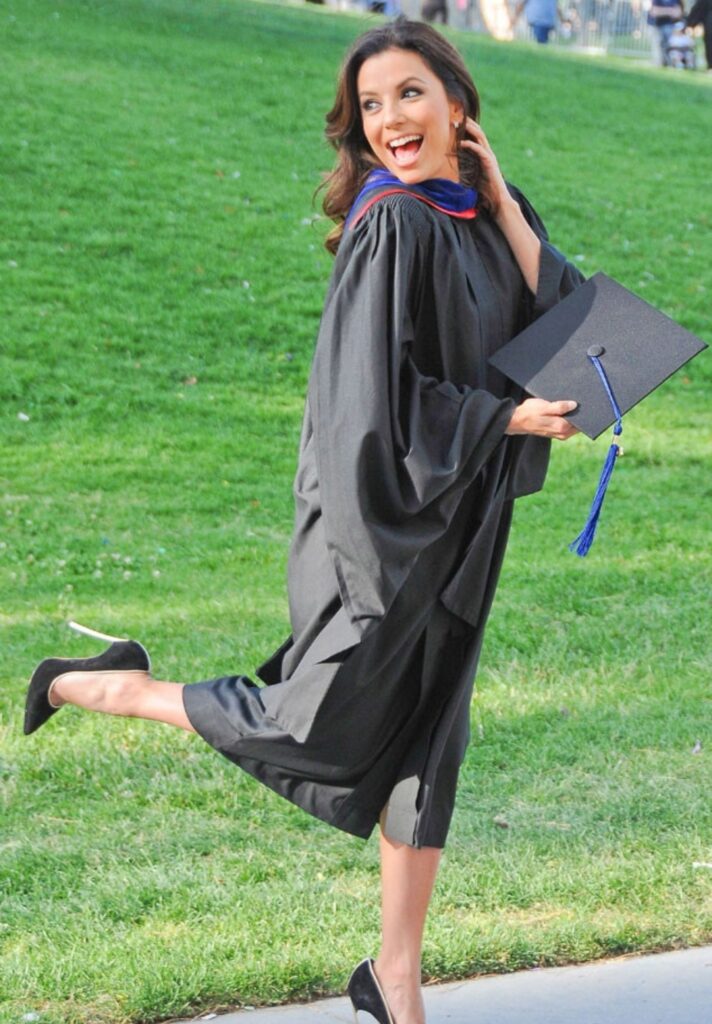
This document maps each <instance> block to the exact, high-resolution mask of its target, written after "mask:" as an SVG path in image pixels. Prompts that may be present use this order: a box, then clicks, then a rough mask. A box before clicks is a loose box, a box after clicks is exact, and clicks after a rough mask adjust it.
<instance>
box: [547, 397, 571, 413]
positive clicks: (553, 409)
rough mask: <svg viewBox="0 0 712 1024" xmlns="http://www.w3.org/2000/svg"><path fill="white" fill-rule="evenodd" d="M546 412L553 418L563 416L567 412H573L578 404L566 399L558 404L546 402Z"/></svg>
mask: <svg viewBox="0 0 712 1024" xmlns="http://www.w3.org/2000/svg"><path fill="white" fill-rule="evenodd" d="M547 404H548V405H549V406H550V409H549V410H548V411H549V412H550V413H551V414H552V415H553V416H565V415H566V413H567V412H573V411H574V409H576V408H577V407H578V402H573V401H571V400H570V399H566V400H563V401H560V402H548V403H547Z"/></svg>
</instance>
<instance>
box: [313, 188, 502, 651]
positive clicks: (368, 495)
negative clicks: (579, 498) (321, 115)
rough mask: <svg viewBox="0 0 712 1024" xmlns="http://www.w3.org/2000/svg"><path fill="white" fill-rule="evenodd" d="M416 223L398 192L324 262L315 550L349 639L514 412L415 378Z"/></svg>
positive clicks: (421, 246)
mask: <svg viewBox="0 0 712 1024" xmlns="http://www.w3.org/2000/svg"><path fill="white" fill-rule="evenodd" d="M429 225H430V221H429V219H428V216H427V215H426V214H423V213H422V208H421V204H420V203H419V202H418V201H417V200H414V199H411V198H410V197H402V196H399V197H391V198H389V199H387V200H381V201H380V202H379V203H377V204H375V205H374V207H373V208H372V209H371V210H370V211H369V213H368V214H367V216H366V217H364V218H363V220H362V221H361V222H359V224H358V226H357V228H356V229H354V237H353V238H349V239H348V240H347V241H345V242H343V243H342V245H345V246H347V247H348V249H347V252H346V257H347V258H346V259H345V261H344V262H341V261H339V262H338V263H337V268H336V273H337V276H336V277H335V280H334V282H333V283H332V287H331V289H330V292H329V295H328V297H327V302H326V306H325V310H324V315H323V317H322V322H321V327H320V331H319V337H318V340H317V346H316V352H315V357H314V366H313V372H312V377H311V381H310V388H309V403H310V406H311V412H312V417H313V423H314V434H315V447H316V459H317V473H318V478H319V489H320V496H321V505H322V515H323V522H324V529H325V534H326V543H327V547H328V550H329V553H330V556H331V560H332V564H333V567H334V570H335V573H336V577H337V580H338V584H339V591H340V596H341V599H342V602H343V605H344V607H345V609H346V612H347V614H348V616H349V619H350V621H351V622H352V624H353V625H354V627H355V628H356V629H357V630H358V632H359V633H360V634H363V633H364V632H365V630H366V629H367V628H368V626H369V624H370V623H372V622H373V621H374V620H378V619H380V618H381V617H382V616H383V615H384V614H385V612H386V611H387V610H388V608H389V607H390V605H391V603H392V601H393V599H394V597H395V596H396V594H397V593H398V591H399V589H400V587H401V586H402V585H403V583H404V582H405V579H406V578H407V576H408V574H409V572H410V570H411V568H412V566H413V564H414V562H415V560H416V559H417V557H418V555H419V553H420V552H421V551H423V550H424V549H425V548H426V547H427V546H428V545H430V544H432V543H433V542H435V541H436V540H438V539H439V538H440V537H441V536H442V535H443V533H444V532H445V531H446V530H447V528H448V525H449V523H450V522H451V520H452V518H453V516H454V514H455V511H456V509H457V506H458V503H459V499H460V497H461V495H462V492H463V490H464V488H465V487H466V486H467V485H468V484H469V483H471V482H472V481H473V480H474V479H475V477H476V476H477V474H478V473H479V472H480V470H481V469H482V467H483V466H484V465H485V463H486V462H487V460H488V458H489V457H490V456H491V455H492V453H493V451H494V450H495V448H496V446H497V445H498V444H500V442H502V441H503V438H504V431H505V429H506V427H507V425H508V423H509V420H510V417H511V415H512V412H513V410H514V407H515V403H514V401H513V400H512V399H509V398H505V399H498V398H496V397H495V396H494V395H492V394H490V393H489V392H487V391H484V390H479V389H476V388H472V387H468V386H464V385H456V384H454V383H452V382H449V381H446V380H438V379H436V378H434V377H432V376H428V375H425V374H423V373H421V372H420V370H419V369H418V367H417V366H416V365H415V363H414V361H413V358H412V356H411V353H410V346H411V342H412V341H413V338H414V318H415V317H416V316H417V305H418V297H419V295H420V294H421V292H422V290H423V283H424V281H425V280H426V276H427V275H428V274H429V273H432V257H431V254H430V244H429V231H430V227H429ZM339 255H340V256H341V255H342V254H341V253H340V254H339ZM438 343H439V342H438V339H437V338H433V345H438Z"/></svg>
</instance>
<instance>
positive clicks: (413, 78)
mask: <svg viewBox="0 0 712 1024" xmlns="http://www.w3.org/2000/svg"><path fill="white" fill-rule="evenodd" d="M407 82H420V83H422V85H427V84H428V83H427V82H426V81H425V79H424V78H418V76H417V75H408V77H407V78H404V79H403V81H402V82H399V83H398V85H397V86H396V89H402V88H403V86H404V85H405V84H406V83H407ZM376 95H377V93H375V92H372V91H370V90H368V89H365V90H364V91H363V92H360V93H359V97H363V96H376Z"/></svg>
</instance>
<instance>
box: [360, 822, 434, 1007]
mask: <svg viewBox="0 0 712 1024" xmlns="http://www.w3.org/2000/svg"><path fill="white" fill-rule="evenodd" d="M380 843H381V909H382V943H381V951H380V953H379V954H378V956H377V958H376V961H375V968H376V976H377V978H378V980H379V982H380V983H381V987H382V988H383V992H384V994H385V997H386V1002H387V1003H388V1005H389V1007H390V1010H391V1013H392V1014H393V1017H394V1020H395V1022H396V1024H425V1007H424V1005H423V996H422V993H421V989H420V981H421V975H420V957H421V948H422V943H423V929H424V926H425V916H426V914H427V912H428V905H429V903H430V896H431V894H432V891H433V885H434V884H435V877H436V875H437V872H438V866H439V864H440V856H441V854H442V850H441V849H439V848H437V847H433V846H425V847H423V848H422V849H416V848H415V847H413V846H408V845H406V844H405V843H397V842H394V841H393V840H392V839H389V838H388V837H387V836H386V835H384V834H383V830H381V837H380Z"/></svg>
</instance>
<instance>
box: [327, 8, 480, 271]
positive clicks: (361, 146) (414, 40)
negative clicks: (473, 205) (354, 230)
mask: <svg viewBox="0 0 712 1024" xmlns="http://www.w3.org/2000/svg"><path fill="white" fill-rule="evenodd" d="M384 50H412V51H413V52H414V53H417V54H418V55H419V56H420V57H421V58H422V60H423V61H425V63H426V64H427V65H428V67H429V68H430V70H431V71H432V72H433V73H434V74H435V75H437V77H438V78H439V79H440V81H441V82H442V84H443V87H444V89H445V92H446V93H447V95H448V97H449V98H450V99H453V100H458V101H459V102H460V103H461V104H462V106H463V109H464V111H465V116H466V117H473V118H474V119H475V120H476V121H477V120H479V115H480V98H479V95H478V93H477V89H476V88H475V83H474V82H473V81H472V77H471V76H470V72H469V71H468V70H467V68H466V67H465V63H464V61H463V59H462V57H461V56H460V54H459V53H458V52H457V50H456V49H455V47H454V46H452V45H451V44H450V43H449V42H448V41H447V40H446V39H445V38H443V36H441V35H440V33H439V32H437V31H436V30H435V29H434V28H431V26H430V25H426V24H423V23H422V22H419V21H409V20H408V19H407V18H405V17H403V16H400V17H398V18H396V19H395V21H392V22H389V23H388V24H386V25H381V26H379V27H378V28H373V29H370V30H369V31H368V32H364V34H363V35H361V36H359V37H358V39H356V41H355V42H354V43H353V44H352V46H351V48H350V50H349V51H348V53H347V54H346V57H345V58H344V62H343V64H342V66H341V71H340V73H339V82H338V86H337V89H336V99H335V100H334V105H333V107H332V108H331V110H330V111H329V113H328V114H327V115H326V138H327V139H328V140H329V142H330V143H331V145H332V146H333V147H334V149H335V150H336V152H337V154H338V157H337V161H336V166H335V167H334V169H333V171H331V173H330V174H328V175H327V176H326V178H325V179H324V181H323V182H322V184H321V185H320V186H319V190H320V189H322V188H325V189H326V194H325V196H324V202H323V207H324V213H326V215H327V217H330V218H331V219H332V220H333V221H335V227H334V228H332V230H331V231H330V232H329V234H328V235H327V237H326V240H325V243H324V244H325V245H326V248H327V249H328V250H329V252H332V253H335V252H336V250H337V249H338V247H339V242H340V241H341V236H342V235H343V232H344V221H345V220H346V217H347V215H348V212H349V210H350V209H351V206H352V204H353V201H354V199H355V198H356V196H357V195H358V193H359V191H360V190H361V186H362V185H363V183H364V181H365V179H366V177H367V175H368V174H369V172H370V171H371V170H373V168H374V167H379V166H380V164H379V161H378V160H377V159H376V157H375V156H374V154H373V151H372V150H371V147H370V146H369V144H368V142H367V141H366V136H365V134H364V131H363V124H362V121H361V108H360V104H359V99H358V88H357V80H358V74H359V71H360V70H361V66H362V65H363V64H364V63H365V61H367V60H368V58H369V57H374V56H375V55H376V54H377V53H383V51H384ZM463 138H465V124H464V121H463V123H462V124H461V125H460V127H459V128H458V129H457V142H458V143H459V141H460V139H463ZM458 164H459V171H460V181H461V182H462V183H463V185H470V186H473V187H475V188H476V187H477V185H478V183H479V177H480V165H479V160H478V159H477V157H476V156H475V155H474V153H471V152H467V151H465V150H463V149H461V148H460V147H459V145H458Z"/></svg>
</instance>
